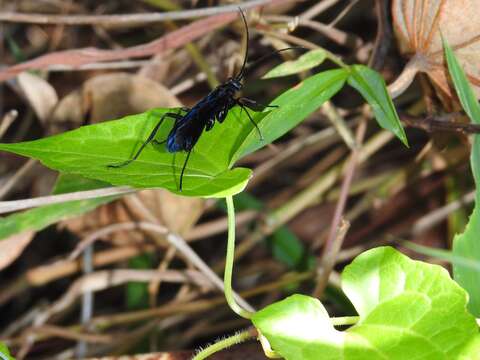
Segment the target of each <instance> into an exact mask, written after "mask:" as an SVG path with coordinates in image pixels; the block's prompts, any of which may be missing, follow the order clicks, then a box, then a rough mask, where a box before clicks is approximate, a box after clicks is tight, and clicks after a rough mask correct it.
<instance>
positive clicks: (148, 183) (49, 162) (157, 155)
mask: <svg viewBox="0 0 480 360" xmlns="http://www.w3.org/2000/svg"><path fill="white" fill-rule="evenodd" d="M167 111H172V110H168V109H155V110H151V111H149V112H146V113H142V114H137V115H132V116H127V117H125V118H123V119H120V120H114V121H108V122H102V123H99V124H95V125H89V126H84V127H81V128H79V129H76V130H72V131H69V132H66V133H63V134H60V135H56V136H51V137H48V138H44V139H40V140H35V141H29V142H23V143H17V144H0V149H1V150H6V151H10V152H14V153H16V154H20V155H24V156H29V157H32V158H35V159H38V160H40V161H41V162H42V163H43V164H44V165H46V166H47V167H49V168H52V169H55V170H58V171H62V172H65V173H71V174H77V175H81V176H84V177H86V178H90V179H96V180H100V181H104V182H107V183H110V184H113V185H130V186H133V187H137V188H154V187H163V188H166V189H169V190H170V191H172V192H175V193H180V192H179V191H178V181H179V177H180V172H181V169H182V166H183V163H184V161H185V157H186V153H183V152H181V153H175V154H171V153H168V152H167V151H166V149H165V147H164V146H163V145H162V146H153V145H149V146H147V147H146V148H145V150H144V151H143V152H142V154H141V155H140V157H139V158H138V159H137V160H136V161H134V162H132V163H131V164H129V165H128V166H125V167H122V168H109V167H107V165H109V164H117V163H120V162H122V161H125V160H127V159H130V158H131V157H132V155H133V154H134V152H135V150H136V149H138V148H139V146H140V145H141V143H142V142H143V141H144V140H145V139H146V138H147V137H148V135H149V134H150V132H151V131H152V129H153V127H154V126H155V125H156V124H157V123H158V121H159V119H160V118H161V116H162V115H163V114H164V113H165V112H167ZM255 115H257V114H255ZM262 116H265V114H260V115H258V116H256V117H259V118H261V117H262ZM171 127H172V123H171V122H170V121H168V120H167V121H164V123H163V124H162V126H161V128H160V130H159V132H158V136H157V139H159V140H164V139H166V137H167V135H168V132H169V130H170V129H171ZM252 129H253V126H252V125H251V124H250V123H249V122H248V119H247V120H246V122H245V119H240V116H239V113H238V109H233V110H232V111H230V113H229V116H228V118H227V119H226V121H225V122H224V123H223V124H221V125H217V126H215V127H214V128H213V129H212V131H210V132H209V133H207V134H203V136H201V137H200V140H199V141H198V143H197V145H196V146H195V149H194V151H193V152H192V155H191V157H190V160H189V163H188V168H187V169H186V171H185V176H184V184H183V185H184V188H183V192H181V193H180V194H182V195H190V196H212V197H224V196H225V195H228V194H231V193H237V192H239V191H242V190H243V188H244V187H245V185H246V184H247V181H248V179H249V178H250V176H251V170H249V169H244V168H237V169H233V170H229V169H228V164H229V162H230V161H229V160H230V158H229V150H230V149H231V147H232V145H233V143H234V142H235V141H236V140H237V136H238V135H239V133H240V132H241V131H242V130H243V131H245V132H249V131H252ZM257 136H258V135H257Z"/></svg>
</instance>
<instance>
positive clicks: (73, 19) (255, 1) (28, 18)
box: [0, 0, 291, 26]
mask: <svg viewBox="0 0 480 360" xmlns="http://www.w3.org/2000/svg"><path fill="white" fill-rule="evenodd" d="M287 1H291V0H280V1H279V0H250V1H245V2H244V3H240V4H234V5H224V6H216V7H208V8H203V9H192V10H181V11H168V12H153V13H141V14H126V15H78V14H76V15H45V14H26V13H16V12H1V13H0V21H4V22H15V23H30V24H62V25H103V26H105V25H132V24H144V25H147V24H150V23H155V22H160V21H168V20H185V19H192V18H199V17H205V16H211V15H217V14H224V13H229V12H236V11H238V8H239V7H240V8H242V9H250V8H253V7H258V6H261V5H266V4H270V3H283V2H287Z"/></svg>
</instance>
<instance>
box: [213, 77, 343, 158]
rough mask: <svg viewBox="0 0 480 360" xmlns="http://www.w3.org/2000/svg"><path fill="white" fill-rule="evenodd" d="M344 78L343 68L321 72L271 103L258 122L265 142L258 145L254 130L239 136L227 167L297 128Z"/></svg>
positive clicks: (336, 88)
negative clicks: (276, 106) (240, 141)
mask: <svg viewBox="0 0 480 360" xmlns="http://www.w3.org/2000/svg"><path fill="white" fill-rule="evenodd" d="M347 76H348V72H347V71H345V70H344V69H336V70H328V71H324V72H322V73H319V74H316V75H313V76H311V77H309V78H308V79H306V80H304V81H302V82H301V83H299V84H298V85H296V86H295V87H293V88H291V89H289V90H287V91H285V92H284V93H283V94H281V95H280V96H278V97H277V98H276V99H275V100H273V101H272V105H278V106H279V108H278V109H274V110H273V111H269V112H268V114H267V115H266V116H265V117H264V118H263V119H260V120H259V124H258V126H259V128H260V130H261V131H262V134H263V136H264V138H265V141H264V142H261V141H260V140H259V138H258V134H257V133H256V132H255V131H250V132H249V133H248V134H246V136H245V137H241V140H242V143H241V144H239V145H238V147H237V149H236V150H235V151H234V153H233V154H234V155H233V156H232V157H231V162H230V166H232V165H233V164H234V163H235V162H236V161H237V160H238V159H240V158H242V157H243V156H245V155H248V154H250V153H252V152H254V151H256V150H258V149H260V148H261V147H263V146H265V145H266V144H269V143H271V142H273V141H274V140H276V139H278V138H279V137H281V136H282V135H284V134H286V133H287V132H288V131H290V130H291V129H293V128H294V127H295V126H297V125H298V124H299V123H300V122H302V121H303V120H304V119H305V118H306V117H307V116H308V115H310V114H312V113H313V112H314V111H315V110H317V109H318V108H319V107H320V106H322V104H323V103H324V102H325V101H327V100H329V99H330V98H331V97H332V96H334V95H335V94H336V93H337V92H338V91H340V89H341V88H342V87H343V85H344V84H345V81H346V79H347ZM221 126H223V124H222V125H221Z"/></svg>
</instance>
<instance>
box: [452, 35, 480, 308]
mask: <svg viewBox="0 0 480 360" xmlns="http://www.w3.org/2000/svg"><path fill="white" fill-rule="evenodd" d="M443 46H444V50H445V58H446V60H447V64H448V70H449V72H450V76H451V78H452V81H453V85H454V87H455V90H456V92H457V95H458V98H459V99H460V103H461V104H462V107H463V109H464V110H465V112H466V113H467V115H468V117H469V118H470V119H471V120H472V122H474V123H477V124H480V105H479V104H478V101H477V98H476V97H475V94H474V92H473V90H472V88H471V86H470V84H469V82H468V79H467V77H466V76H465V73H464V71H463V69H462V67H461V66H460V64H459V63H458V60H457V59H456V58H455V54H454V53H453V51H452V49H451V47H450V46H449V45H448V44H447V42H446V41H445V40H444V41H443ZM470 163H471V167H472V172H473V177H474V179H475V184H476V196H475V199H476V201H475V208H474V209H473V213H472V215H471V216H470V219H469V222H468V224H467V227H466V228H465V232H464V233H463V234H460V235H456V236H455V238H454V240H453V253H454V254H455V255H457V256H461V257H464V258H467V259H469V260H472V261H475V262H479V261H480V208H479V207H480V136H478V135H474V140H473V146H472V153H471V155H470ZM453 275H454V278H455V280H456V281H457V282H458V283H459V284H460V285H461V286H462V287H463V288H464V289H466V290H467V291H468V293H469V295H470V302H469V309H470V311H471V312H472V313H473V314H474V315H475V316H480V288H479V284H480V271H479V270H478V269H475V268H472V267H468V266H465V265H461V264H458V263H456V264H454V266H453Z"/></svg>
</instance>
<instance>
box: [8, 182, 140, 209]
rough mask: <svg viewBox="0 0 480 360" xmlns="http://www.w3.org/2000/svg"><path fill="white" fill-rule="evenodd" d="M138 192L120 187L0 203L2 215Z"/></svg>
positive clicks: (126, 187)
mask: <svg viewBox="0 0 480 360" xmlns="http://www.w3.org/2000/svg"><path fill="white" fill-rule="evenodd" d="M136 191H137V190H136V189H132V188H131V187H129V186H118V187H108V188H103V189H96V190H87V191H77V192H73V193H67V194H60V195H48V196H40V197H36V198H31V199H24V200H13V201H0V214H4V213H8V212H12V211H16V210H24V209H29V208H33V207H37V206H44V205H51V204H59V203H64V202H67V201H74V200H87V199H95V198H99V197H106V196H114V195H125V194H131V193H134V192H136Z"/></svg>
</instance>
